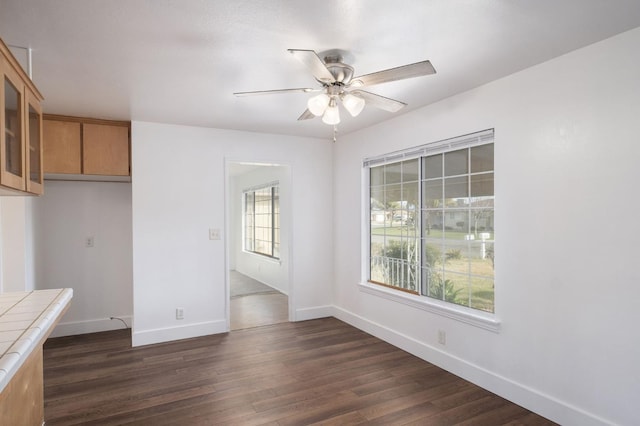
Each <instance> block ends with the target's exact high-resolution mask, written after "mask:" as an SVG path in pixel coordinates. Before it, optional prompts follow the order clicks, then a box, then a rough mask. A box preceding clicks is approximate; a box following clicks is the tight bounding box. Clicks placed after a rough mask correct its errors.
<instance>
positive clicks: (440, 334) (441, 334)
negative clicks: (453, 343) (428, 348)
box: [438, 330, 447, 345]
mask: <svg viewBox="0 0 640 426" xmlns="http://www.w3.org/2000/svg"><path fill="white" fill-rule="evenodd" d="M438 343H440V344H441V345H446V344H447V333H445V332H444V330H438Z"/></svg>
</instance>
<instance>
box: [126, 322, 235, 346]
mask: <svg viewBox="0 0 640 426" xmlns="http://www.w3.org/2000/svg"><path fill="white" fill-rule="evenodd" d="M228 331H229V330H228V327H227V322H226V321H224V320H218V321H206V322H199V323H195V324H185V325H180V326H178V327H164V328H156V329H151V330H141V331H138V330H135V329H134V331H133V333H132V339H131V340H132V342H131V344H132V346H144V345H151V344H154V343H162V342H170V341H172V340H181V339H190V338H192V337H200V336H208V335H210V334H218V333H226V332H228Z"/></svg>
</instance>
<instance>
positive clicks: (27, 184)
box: [0, 40, 43, 195]
mask: <svg viewBox="0 0 640 426" xmlns="http://www.w3.org/2000/svg"><path fill="white" fill-rule="evenodd" d="M0 77H1V78H2V83H1V84H0V195H25V194H42V178H43V174H42V173H43V171H42V109H41V107H40V102H41V101H42V99H43V98H42V95H41V94H40V92H39V91H38V89H37V88H36V87H35V85H34V84H33V82H32V81H31V79H30V78H29V77H28V76H27V75H26V73H25V72H24V71H23V70H22V68H21V67H20V65H19V63H18V61H17V60H16V59H15V58H14V57H13V55H12V54H11V52H10V51H9V49H8V48H7V46H6V45H5V44H4V43H3V42H2V40H0Z"/></svg>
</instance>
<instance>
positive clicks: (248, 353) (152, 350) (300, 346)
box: [44, 318, 553, 426]
mask: <svg viewBox="0 0 640 426" xmlns="http://www.w3.org/2000/svg"><path fill="white" fill-rule="evenodd" d="M130 338H131V337H130V331H129V330H121V331H110V332H104V333H95V334H86V335H80V336H69V337H60V338H55V339H49V340H48V341H47V342H46V343H45V346H44V384H45V389H44V393H45V419H46V424H47V426H52V425H72V424H83V425H86V424H101V425H123V424H138V425H224V424H233V425H261V424H267V425H308V424H324V425H343V424H371V425H395V424H397V425H401V424H402V425H404V424H411V425H454V424H461V425H549V424H553V423H552V422H550V421H548V420H546V419H544V418H542V417H540V416H537V415H535V414H533V413H531V412H529V411H527V410H525V409H524V408H522V407H519V406H517V405H515V404H512V403H510V402H508V401H506V400H504V399H502V398H500V397H498V396H496V395H493V394H492V393H490V392H488V391H486V390H483V389H481V388H479V387H477V386H475V385H472V384H471V383H469V382H466V381H464V380H462V379H460V378H458V377H457V376H454V375H452V374H450V373H447V372H445V371H444V370H441V369H440V368H438V367H435V366H434V365H432V364H429V363H427V362H425V361H422V360H420V359H419V358H416V357H414V356H412V355H410V354H408V353H406V352H403V351H402V350H400V349H397V348H395V347H393V346H391V345H389V344H387V343H385V342H383V341H381V340H379V339H377V338H375V337H372V336H370V335H368V334H366V333H364V332H362V331H360V330H358V329H356V328H353V327H351V326H349V325H347V324H345V323H343V322H341V321H339V320H336V319H334V318H326V319H320V320H313V321H305V322H298V323H282V324H275V325H269V326H265V327H257V328H250V329H245V330H239V331H234V332H231V333H229V334H221V335H215V336H207V337H200V338H195V339H188V340H182V341H178V342H172V343H163V344H158V345H151V346H146V347H140V348H131V346H130Z"/></svg>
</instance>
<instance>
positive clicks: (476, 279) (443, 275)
mask: <svg viewBox="0 0 640 426" xmlns="http://www.w3.org/2000/svg"><path fill="white" fill-rule="evenodd" d="M493 164H494V162H493V130H488V131H484V132H479V133H476V134H473V135H466V136H462V137H459V138H454V139H449V140H446V141H441V142H435V143H433V144H427V145H423V146H421V147H416V148H412V149H410V150H406V151H402V152H396V153H391V154H388V155H385V156H383V157H377V158H374V159H368V160H365V163H364V165H365V168H367V169H368V170H367V171H368V173H367V174H368V177H369V183H368V191H369V200H370V203H369V265H368V269H369V277H368V279H369V281H370V282H372V283H375V284H380V285H384V286H388V287H392V288H396V289H399V290H403V291H407V292H409V293H413V294H417V295H422V296H426V297H429V298H433V299H438V300H441V301H443V302H449V303H453V304H457V305H462V306H465V307H469V308H472V309H478V310H482V311H486V312H494V242H495V229H494V198H495V197H494V191H493V187H494V165H493Z"/></svg>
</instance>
